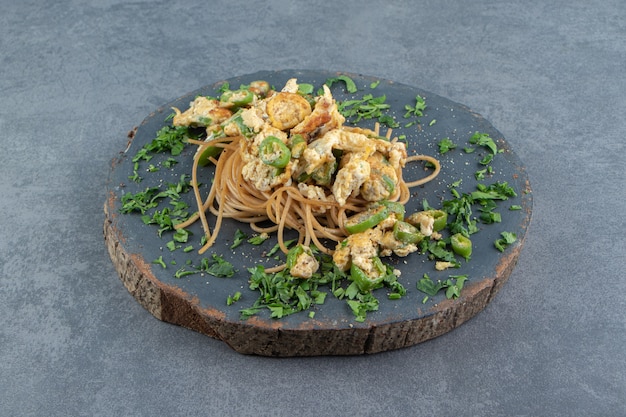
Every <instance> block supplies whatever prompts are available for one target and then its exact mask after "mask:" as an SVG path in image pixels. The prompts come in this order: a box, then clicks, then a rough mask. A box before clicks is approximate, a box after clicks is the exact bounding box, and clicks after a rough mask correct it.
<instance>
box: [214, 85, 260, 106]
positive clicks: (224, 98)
mask: <svg viewBox="0 0 626 417" xmlns="http://www.w3.org/2000/svg"><path fill="white" fill-rule="evenodd" d="M253 98H254V94H253V93H252V92H251V91H250V90H247V89H239V90H226V91H224V92H223V93H222V95H221V96H220V103H222V104H223V105H224V106H226V107H243V106H246V105H248V104H250V103H252V99H253Z"/></svg>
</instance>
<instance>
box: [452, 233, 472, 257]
mask: <svg viewBox="0 0 626 417" xmlns="http://www.w3.org/2000/svg"><path fill="white" fill-rule="evenodd" d="M450 244H451V245H452V250H453V251H454V253H456V254H457V255H459V256H462V257H464V258H465V260H469V258H470V256H471V255H472V241H471V240H470V239H469V238H467V237H465V236H463V235H462V234H461V233H457V234H455V235H452V236H451V237H450Z"/></svg>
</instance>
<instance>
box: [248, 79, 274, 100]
mask: <svg viewBox="0 0 626 417" xmlns="http://www.w3.org/2000/svg"><path fill="white" fill-rule="evenodd" d="M271 89H272V88H271V86H270V84H269V83H268V82H267V81H264V80H256V81H252V82H251V83H250V85H249V86H248V90H250V91H251V92H252V93H254V94H256V95H257V96H259V97H261V98H265V96H267V93H269V92H270V90H271Z"/></svg>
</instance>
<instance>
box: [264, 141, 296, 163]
mask: <svg viewBox="0 0 626 417" xmlns="http://www.w3.org/2000/svg"><path fill="white" fill-rule="evenodd" d="M259 156H260V157H261V161H263V163H264V164H266V165H271V166H273V167H275V168H284V167H286V166H287V164H288V163H289V160H290V159H291V151H290V150H289V148H288V147H287V145H285V144H284V143H283V141H281V140H280V139H278V138H277V137H276V136H268V137H266V138H265V139H263V141H262V142H261V144H260V145H259Z"/></svg>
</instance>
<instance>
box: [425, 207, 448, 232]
mask: <svg viewBox="0 0 626 417" xmlns="http://www.w3.org/2000/svg"><path fill="white" fill-rule="evenodd" d="M426 214H427V215H429V216H430V217H432V218H433V219H435V222H434V223H433V230H434V231H435V232H438V231H440V230H443V229H444V228H445V227H446V224H447V223H448V213H446V212H445V211H443V210H427V211H426Z"/></svg>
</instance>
